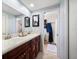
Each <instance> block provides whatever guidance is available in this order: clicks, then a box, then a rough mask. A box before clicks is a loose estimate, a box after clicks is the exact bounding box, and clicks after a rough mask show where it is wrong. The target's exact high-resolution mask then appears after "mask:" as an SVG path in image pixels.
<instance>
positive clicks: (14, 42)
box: [2, 33, 40, 54]
mask: <svg viewBox="0 0 79 59" xmlns="http://www.w3.org/2000/svg"><path fill="white" fill-rule="evenodd" d="M39 35H40V34H39V33H32V34H28V35H27V36H25V37H14V38H11V39H7V40H2V54H5V53H7V52H8V51H10V50H12V49H14V48H16V47H18V46H20V45H21V44H23V43H25V42H28V41H30V40H32V39H33V38H34V37H36V36H39Z"/></svg>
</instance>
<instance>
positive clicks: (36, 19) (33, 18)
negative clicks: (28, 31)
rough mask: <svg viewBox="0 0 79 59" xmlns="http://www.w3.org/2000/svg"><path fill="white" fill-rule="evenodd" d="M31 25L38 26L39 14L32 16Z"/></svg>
mask: <svg viewBox="0 0 79 59" xmlns="http://www.w3.org/2000/svg"><path fill="white" fill-rule="evenodd" d="M32 26H33V27H38V26H39V15H33V16H32Z"/></svg>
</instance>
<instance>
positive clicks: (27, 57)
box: [2, 34, 40, 59]
mask: <svg viewBox="0 0 79 59" xmlns="http://www.w3.org/2000/svg"><path fill="white" fill-rule="evenodd" d="M8 42H10V43H8ZM11 42H12V43H11ZM13 42H14V43H13ZM2 44H3V51H2V53H3V56H2V57H3V58H2V59H35V58H36V56H37V55H38V53H39V51H40V34H29V35H28V36H25V37H16V38H14V39H10V40H4V41H3V43H2Z"/></svg>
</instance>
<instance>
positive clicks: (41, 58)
mask: <svg viewBox="0 0 79 59" xmlns="http://www.w3.org/2000/svg"><path fill="white" fill-rule="evenodd" d="M36 59H58V57H57V48H56V45H53V44H45V46H44V52H40V53H39V54H38V56H37V58H36Z"/></svg>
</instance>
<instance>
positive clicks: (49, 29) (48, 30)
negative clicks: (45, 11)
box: [47, 23, 52, 33]
mask: <svg viewBox="0 0 79 59" xmlns="http://www.w3.org/2000/svg"><path fill="white" fill-rule="evenodd" d="M47 32H51V33H52V26H51V23H47Z"/></svg>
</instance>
